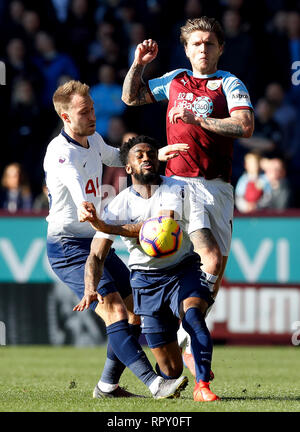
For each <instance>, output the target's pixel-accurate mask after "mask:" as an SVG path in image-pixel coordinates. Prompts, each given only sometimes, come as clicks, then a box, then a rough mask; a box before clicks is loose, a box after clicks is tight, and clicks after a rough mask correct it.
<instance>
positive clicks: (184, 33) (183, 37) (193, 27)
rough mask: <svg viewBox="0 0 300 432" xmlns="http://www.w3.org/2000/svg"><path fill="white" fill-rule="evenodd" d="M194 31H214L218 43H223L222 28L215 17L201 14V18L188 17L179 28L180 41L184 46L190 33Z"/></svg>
mask: <svg viewBox="0 0 300 432" xmlns="http://www.w3.org/2000/svg"><path fill="white" fill-rule="evenodd" d="M195 31H203V32H209V33H215V35H216V37H217V39H218V42H219V45H220V46H222V45H223V44H224V32H223V29H222V27H221V25H220V23H219V22H218V21H217V20H216V19H215V18H208V17H206V16H202V17H201V18H194V19H188V20H187V21H186V23H185V25H184V26H182V27H181V28H180V32H181V33H180V42H181V43H182V44H183V45H184V46H186V45H187V43H188V40H189V37H190V35H191V33H193V32H195Z"/></svg>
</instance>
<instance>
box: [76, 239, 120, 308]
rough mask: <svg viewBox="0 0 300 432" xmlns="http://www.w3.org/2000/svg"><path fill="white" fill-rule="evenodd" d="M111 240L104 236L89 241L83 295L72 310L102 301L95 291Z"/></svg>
mask: <svg viewBox="0 0 300 432" xmlns="http://www.w3.org/2000/svg"><path fill="white" fill-rule="evenodd" d="M111 245H112V241H111V240H109V239H105V238H94V239H93V241H92V243H91V251H90V254H89V256H88V258H87V261H86V264H85V271H84V285H85V288H84V296H83V297H82V299H81V300H80V302H79V303H78V304H77V305H76V306H75V307H74V308H73V311H78V312H82V311H84V310H85V309H88V308H89V307H90V304H91V303H92V302H93V301H96V300H98V301H99V303H103V297H102V296H101V295H100V294H99V293H97V287H98V284H99V282H100V279H101V276H102V273H103V267H104V261H105V258H106V257H107V254H108V252H109V249H110V247H111Z"/></svg>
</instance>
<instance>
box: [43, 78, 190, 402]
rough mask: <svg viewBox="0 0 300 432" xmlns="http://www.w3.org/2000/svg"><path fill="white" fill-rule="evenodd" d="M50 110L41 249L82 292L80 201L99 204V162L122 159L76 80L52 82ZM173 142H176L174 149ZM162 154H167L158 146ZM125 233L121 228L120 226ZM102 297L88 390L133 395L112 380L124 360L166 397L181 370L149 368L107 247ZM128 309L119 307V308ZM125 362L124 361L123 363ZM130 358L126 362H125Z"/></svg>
mask: <svg viewBox="0 0 300 432" xmlns="http://www.w3.org/2000/svg"><path fill="white" fill-rule="evenodd" d="M53 103H54V107H55V110H56V111H57V114H58V115H59V117H60V118H61V119H62V121H63V129H62V130H61V133H60V134H59V135H58V136H57V137H55V138H54V139H53V140H52V141H51V142H50V144H49V145H48V147H47V151H46V155H45V159H44V170H45V174H46V183H47V188H48V191H49V204H50V211H49V215H48V217H47V222H48V232H47V254H48V259H49V262H50V265H51V267H52V269H53V270H54V272H55V273H56V275H57V276H58V277H59V279H60V280H61V281H62V282H63V283H65V284H66V285H67V286H68V287H69V288H71V289H72V291H73V292H75V294H76V295H77V296H78V298H81V297H82V296H83V293H84V267H85V262H86V259H87V257H88V255H89V252H90V244H91V241H92V238H93V236H94V230H93V229H92V228H91V226H90V224H89V223H86V224H83V223H80V222H79V220H78V211H79V210H80V207H81V205H82V203H83V202H85V201H87V200H89V201H91V202H93V204H94V205H95V208H96V209H97V210H98V211H100V207H101V177H102V169H103V163H105V164H106V165H109V166H122V163H121V161H120V152H119V149H117V148H114V147H111V146H109V145H107V144H106V143H105V142H104V141H103V139H102V137H101V136H100V135H99V134H98V133H97V132H95V128H96V118H95V112H94V104H93V100H92V98H91V97H90V94H89V87H88V86H87V85H86V84H83V83H81V82H79V81H73V80H71V81H69V82H67V83H65V84H63V85H62V86H60V87H58V89H57V90H56V92H55V93H54V96H53ZM178 148H182V146H180V147H175V148H174V150H178ZM161 150H162V151H161V153H160V155H161V156H160V157H161V158H162V159H163V160H164V159H165V158H168V157H173V156H174V155H169V151H168V150H167V149H166V148H165V149H161ZM124 230H125V231H124V232H125V233H126V227H124ZM97 289H98V291H99V292H100V293H101V296H102V298H105V302H104V304H102V303H101V304H99V302H98V300H97V299H95V301H94V302H93V303H92V304H91V305H90V306H91V310H94V311H95V312H96V313H97V315H99V316H100V317H101V318H102V319H103V320H104V322H105V324H106V327H107V328H108V327H109V330H107V332H109V331H110V332H111V335H108V346H107V359H106V362H105V365H104V370H103V372H102V375H101V378H100V380H99V382H98V384H97V385H96V387H95V389H94V393H93V396H94V397H97V398H102V397H135V396H136V395H134V394H132V393H130V392H128V391H126V390H125V389H123V388H121V387H120V386H119V379H120V377H121V375H122V373H123V371H124V369H125V367H126V366H127V367H129V368H131V367H132V369H133V372H134V373H135V374H136V376H137V377H138V378H140V379H141V380H142V381H143V382H144V383H145V384H146V385H148V387H149V388H150V386H151V385H152V386H151V388H150V391H151V392H152V394H153V395H154V397H171V396H172V395H174V394H175V393H176V394H177V393H178V392H179V391H180V389H181V387H183V386H184V385H185V383H186V379H185V377H181V378H179V379H177V380H174V382H173V383H172V382H170V381H169V382H166V383H165V381H164V380H163V379H162V378H161V377H158V376H157V374H155V372H154V371H153V369H152V366H151V365H150V363H149V361H148V359H147V357H146V355H145V354H144V352H143V350H142V348H141V346H140V345H139V343H138V340H137V338H138V336H139V334H140V323H139V320H138V319H137V317H136V316H135V315H134V314H133V313H132V293H131V286H130V283H129V271H128V269H127V267H126V266H125V264H124V263H123V262H122V261H121V260H120V259H119V258H118V257H117V255H116V254H115V253H114V251H113V250H111V251H110V252H109V254H108V256H107V259H106V261H105V267H104V271H103V276H102V278H101V281H99V285H98V287H97ZM125 305H126V307H127V309H126V307H125ZM118 334H121V335H122V336H121V337H122V338H123V339H124V340H126V342H127V344H126V349H124V350H123V351H122V352H121V353H119V355H118V356H117V355H116V354H115V347H114V344H115V339H116V337H115V336H116V335H118ZM125 365H126V366H125ZM132 365H133V366H132Z"/></svg>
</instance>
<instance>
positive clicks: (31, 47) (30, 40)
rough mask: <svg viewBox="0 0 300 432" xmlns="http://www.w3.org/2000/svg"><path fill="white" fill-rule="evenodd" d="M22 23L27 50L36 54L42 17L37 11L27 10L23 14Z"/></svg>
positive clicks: (31, 53)
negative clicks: (36, 42) (37, 37)
mask: <svg viewBox="0 0 300 432" xmlns="http://www.w3.org/2000/svg"><path fill="white" fill-rule="evenodd" d="M22 25H23V29H24V42H25V45H26V48H27V52H28V53H29V54H30V55H34V54H35V37H36V35H37V33H38V32H39V31H40V30H41V19H40V17H39V15H38V13H37V12H36V11H33V10H25V11H24V13H23V15H22Z"/></svg>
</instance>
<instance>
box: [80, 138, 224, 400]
mask: <svg viewBox="0 0 300 432" xmlns="http://www.w3.org/2000/svg"><path fill="white" fill-rule="evenodd" d="M120 153H121V160H122V161H123V162H124V164H126V172H127V173H128V174H130V175H131V178H132V186H130V187H129V188H127V189H125V190H123V191H122V192H121V193H120V194H119V195H118V196H116V197H115V198H114V199H113V200H112V201H111V202H110V203H109V204H108V205H107V206H106V207H105V209H104V211H103V213H102V219H103V220H100V219H99V218H98V217H97V214H96V211H95V209H94V207H93V205H92V204H91V203H86V212H85V213H84V212H82V214H81V215H80V217H81V220H85V221H86V220H89V221H91V223H92V225H93V227H95V228H96V229H97V232H96V234H95V237H94V240H93V242H92V245H91V253H90V256H89V257H88V259H87V263H86V280H85V295H84V297H83V299H82V300H81V302H80V303H79V304H78V305H77V306H75V310H79V311H82V310H84V309H85V308H86V307H88V306H89V304H90V302H91V301H92V300H94V299H95V298H96V296H97V294H96V289H97V285H98V281H99V277H100V276H99V274H101V268H102V267H103V263H104V260H105V257H106V254H107V252H108V250H109V247H110V246H111V244H112V243H113V241H114V239H115V235H110V234H105V233H104V232H107V228H108V227H109V226H110V225H112V226H114V227H117V226H121V227H122V226H124V225H126V224H130V223H132V221H135V224H137V225H138V226H139V224H141V223H142V222H143V221H145V220H146V219H148V218H149V217H154V216H160V215H168V216H171V217H173V218H174V219H177V220H178V223H179V225H180V226H181V228H182V231H183V240H182V245H181V247H180V249H179V250H178V251H177V252H175V253H174V254H172V255H170V256H167V257H163V258H156V257H150V256H148V255H147V254H146V253H145V252H144V251H143V249H142V247H141V245H140V243H139V241H138V230H137V231H136V233H135V235H134V234H133V232H132V233H131V234H132V235H128V236H126V235H125V236H122V239H123V240H124V242H125V243H126V245H127V248H128V251H129V253H130V257H129V262H128V265H129V268H130V270H131V274H130V281H131V286H132V289H133V297H134V312H135V313H136V314H137V315H139V316H141V319H142V325H141V327H142V333H144V334H145V337H146V339H147V342H148V345H149V347H150V348H151V350H152V352H153V354H154V356H155V358H156V361H157V366H156V370H157V372H158V373H160V374H161V375H162V376H163V377H164V378H167V379H171V378H173V379H174V378H175V377H177V376H179V375H180V374H181V373H182V366H183V365H182V358H181V351H180V349H179V346H178V343H177V329H178V323H179V319H181V320H182V324H183V327H184V329H185V330H186V331H187V332H188V334H189V335H190V337H191V344H192V350H193V353H194V354H195V359H196V361H195V363H196V385H195V388H194V392H193V397H194V401H197V402H212V401H216V400H218V399H219V397H218V396H216V395H215V394H214V393H213V392H212V391H211V390H210V387H209V379H210V367H211V360H212V349H213V347H212V340H211V337H210V333H209V330H208V328H207V326H206V323H205V319H204V314H205V312H206V310H207V308H208V307H209V306H210V305H211V304H212V303H213V299H212V296H211V293H210V290H209V287H208V283H207V281H206V278H205V275H204V273H203V272H202V271H201V269H200V258H199V255H198V254H197V253H195V252H194V250H193V244H192V242H191V240H190V238H189V234H190V233H192V232H193V231H194V230H195V229H198V226H199V223H200V222H199V219H198V218H197V217H195V216H196V215H197V213H195V212H193V209H194V205H193V200H192V199H190V193H189V187H188V185H187V184H186V183H185V182H183V181H178V180H176V179H173V178H168V177H164V176H160V175H159V162H158V158H157V145H156V142H155V141H154V140H153V139H152V138H150V137H146V136H137V137H135V138H131V139H129V140H128V142H126V143H124V144H123V145H122V146H121V150H120ZM132 231H133V230H132ZM124 348H125V347H124V342H123V341H122V340H119V350H123V349H124Z"/></svg>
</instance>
